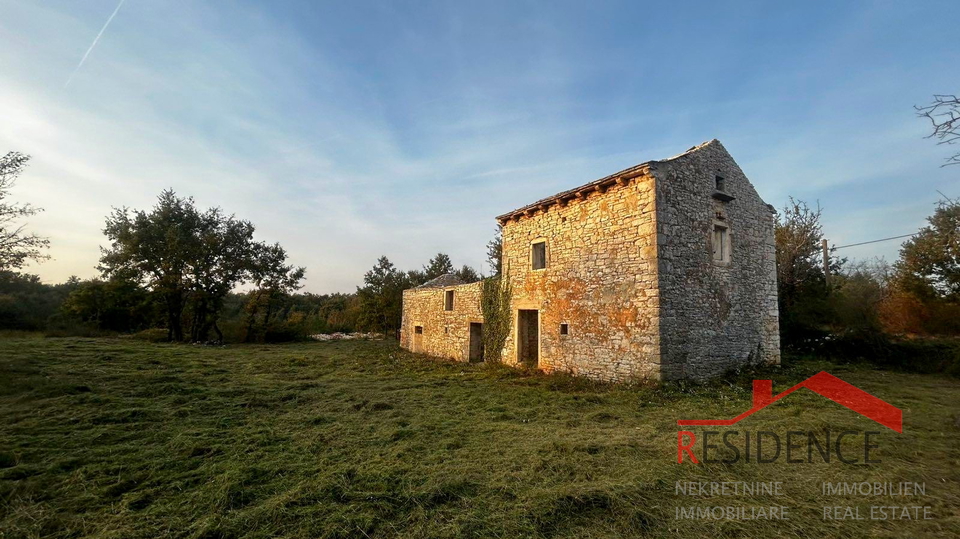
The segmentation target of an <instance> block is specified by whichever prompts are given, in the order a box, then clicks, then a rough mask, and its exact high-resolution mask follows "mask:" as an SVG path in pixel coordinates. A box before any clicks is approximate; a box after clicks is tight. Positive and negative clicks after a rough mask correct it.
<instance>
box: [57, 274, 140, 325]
mask: <svg viewBox="0 0 960 539" xmlns="http://www.w3.org/2000/svg"><path fill="white" fill-rule="evenodd" d="M60 310H61V312H62V313H63V314H65V315H66V316H68V317H70V318H73V319H79V320H80V321H81V322H85V323H89V324H93V325H94V326H95V327H97V328H98V329H106V330H111V331H135V330H139V329H145V328H147V327H149V324H150V321H151V314H152V308H151V304H150V301H149V294H148V293H147V291H146V290H145V289H143V287H141V286H140V285H139V284H137V283H135V282H133V281H129V280H124V279H111V280H109V281H102V280H99V279H92V280H89V281H83V282H81V283H78V284H77V287H76V288H75V289H74V290H73V291H72V292H71V293H70V295H69V296H67V298H66V299H65V300H64V302H63V304H62V305H61V306H60Z"/></svg>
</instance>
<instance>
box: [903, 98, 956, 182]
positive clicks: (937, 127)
mask: <svg viewBox="0 0 960 539" xmlns="http://www.w3.org/2000/svg"><path fill="white" fill-rule="evenodd" d="M914 109H916V111H917V115H918V116H920V117H921V118H926V119H928V120H929V121H930V125H931V127H933V132H932V133H930V134H929V135H927V138H936V139H938V140H939V141H940V142H938V143H937V144H954V143H956V142H957V141H960V99H958V98H957V96H955V95H949V94H942V95H934V96H933V102H932V103H930V104H929V105H925V106H922V107H917V106H914ZM946 161H947V162H946V163H944V164H943V166H947V165H956V164H958V163H960V153H955V154H953V155H952V156H950V157H948V158H947V160H946Z"/></svg>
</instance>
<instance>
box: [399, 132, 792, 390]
mask: <svg viewBox="0 0 960 539" xmlns="http://www.w3.org/2000/svg"><path fill="white" fill-rule="evenodd" d="M498 220H499V221H500V223H501V224H502V225H503V264H504V274H505V275H506V276H507V278H508V279H509V281H510V283H511V286H512V289H513V297H512V302H511V303H512V311H513V328H512V331H511V333H510V336H509V338H508V339H507V343H506V346H505V348H504V351H503V360H504V361H505V362H506V363H510V364H521V363H527V364H530V365H535V366H536V367H537V368H540V369H543V370H546V371H553V370H562V371H569V372H573V373H575V374H580V375H585V376H590V377H593V378H598V379H604V380H628V379H633V378H656V379H673V378H682V377H689V378H698V379H699V378H706V377H709V376H713V375H716V374H719V373H721V372H723V371H725V370H727V369H730V368H733V367H736V366H740V365H744V364H747V363H755V362H769V363H779V361H780V348H779V336H778V335H779V334H778V331H779V327H778V318H777V287H776V267H775V255H774V239H773V209H772V207H770V206H769V205H767V204H766V203H764V202H763V201H762V200H761V199H760V197H759V195H758V194H757V192H756V191H755V190H754V188H753V186H752V185H751V184H750V182H749V181H748V180H747V178H746V176H744V174H743V172H742V171H741V170H740V168H739V167H738V166H737V164H736V162H734V160H733V159H732V158H731V157H730V155H729V154H728V153H727V151H726V150H725V149H724V148H723V146H722V145H721V144H720V143H719V142H718V141H716V140H714V141H710V142H707V143H704V144H702V145H700V146H697V147H695V148H692V149H691V150H689V151H687V152H685V153H683V154H681V155H679V156H676V157H674V158H671V159H666V160H662V161H651V162H648V163H644V164H641V165H637V166H635V167H632V168H629V169H627V170H624V171H621V172H618V173H616V174H613V175H610V176H607V177H605V178H601V179H599V180H597V181H594V182H591V183H589V184H586V185H584V186H581V187H578V188H576V189H573V190H570V191H566V192H563V193H559V194H557V195H554V196H553V197H549V198H546V199H543V200H541V201H538V202H535V203H533V204H530V205H528V206H525V207H523V208H520V209H519V210H516V211H513V212H510V213H508V214H504V215H501V216H500V217H498ZM454 288H455V289H456V291H455V297H458V298H462V299H461V301H459V302H458V304H457V306H455V307H456V308H455V309H454V310H453V311H444V310H443V308H444V294H445V290H446V289H445V288H443V287H436V286H434V287H428V288H425V289H420V288H418V289H413V290H408V291H406V292H405V293H404V320H403V327H402V329H401V345H402V346H404V347H405V348H407V349H411V350H415V351H420V352H423V353H427V354H431V355H436V356H442V357H449V358H455V359H462V360H465V359H467V358H469V357H470V345H469V341H470V324H471V322H472V323H474V324H476V323H480V322H482V315H481V313H480V307H479V297H480V288H479V284H473V285H465V286H462V287H454ZM461 288H462V290H461ZM468 302H471V303H469V304H468ZM458 309H459V310H458ZM417 327H420V328H422V330H421V331H422V332H423V333H416V331H417V330H416V328H417ZM476 329H477V327H476V326H474V330H476ZM428 335H429V336H428Z"/></svg>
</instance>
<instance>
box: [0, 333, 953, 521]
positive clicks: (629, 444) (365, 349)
mask: <svg viewBox="0 0 960 539" xmlns="http://www.w3.org/2000/svg"><path fill="white" fill-rule="evenodd" d="M820 370H827V371H829V372H831V373H832V374H834V375H836V376H839V377H841V378H843V379H844V380H846V381H848V382H850V383H852V384H854V385H856V386H858V387H860V388H862V389H864V390H866V391H869V392H872V393H874V394H875V395H877V396H879V397H881V398H883V399H885V400H887V401H888V402H890V403H892V404H894V405H895V406H898V407H900V408H902V409H903V410H904V433H903V434H897V433H894V432H893V431H889V430H886V429H884V428H883V427H880V426H879V425H876V424H874V423H872V422H871V421H869V420H867V419H865V418H862V417H860V416H858V415H857V414H855V413H853V412H851V411H849V410H847V409H845V408H842V407H840V406H839V405H837V404H834V403H832V402H829V401H826V400H824V399H822V398H820V397H818V396H817V395H815V394H813V393H810V392H809V391H800V392H798V393H796V394H794V395H791V396H790V397H789V398H787V399H786V400H785V401H782V402H780V403H777V404H775V405H773V406H771V407H769V408H768V409H766V410H763V411H762V412H761V413H758V414H757V415H755V416H753V417H751V418H749V419H748V420H745V421H744V422H742V423H741V424H740V425H738V427H740V428H742V429H751V430H754V429H755V430H771V431H776V432H780V433H783V432H785V431H786V430H813V431H821V430H823V429H824V428H830V429H831V430H834V431H839V430H843V429H856V430H886V432H884V433H883V434H882V435H880V436H879V438H878V441H877V443H878V445H879V446H880V447H879V449H878V450H877V451H876V453H875V456H876V457H879V458H880V459H881V460H882V461H883V462H882V463H881V464H858V465H848V464H842V463H840V462H836V461H833V462H831V463H830V464H825V463H822V462H819V463H813V464H786V463H784V462H778V463H776V464H756V463H750V464H746V463H740V464H732V465H725V464H710V465H694V464H690V463H684V464H682V465H681V464H677V463H676V436H677V430H678V427H677V425H676V420H677V419H700V418H713V417H717V418H726V417H733V416H735V415H737V414H739V413H740V412H742V411H744V410H746V409H748V408H750V405H751V386H750V384H751V380H752V379H753V378H755V377H767V378H769V377H772V378H773V379H774V391H775V392H779V391H782V390H783V389H785V388H786V387H788V386H789V385H792V384H794V383H796V382H799V381H801V380H803V379H804V378H806V377H807V376H809V375H811V374H814V373H816V372H818V371H820ZM958 414H960V381H958V380H955V379H946V378H939V377H934V376H929V375H912V374H900V373H891V372H882V371H874V370H870V369H866V368H863V367H856V366H834V365H831V364H827V363H823V362H817V361H812V360H805V361H789V362H788V365H787V366H785V367H784V368H781V369H777V370H774V369H770V370H767V371H764V372H759V373H743V374H741V375H739V376H737V377H731V378H727V379H724V380H721V381H716V382H713V383H710V384H708V385H695V384H667V385H665V386H663V387H659V388H657V387H652V386H632V387H625V386H610V385H603V384H594V383H590V382H585V381H582V380H578V379H574V378H571V377H568V376H559V375H553V376H547V375H539V374H533V373H523V372H518V371H514V370H511V369H507V368H502V367H500V368H497V367H488V366H483V365H464V364H456V363H450V362H442V361H433V360H429V359H425V358H422V357H418V356H414V355H411V354H408V353H406V352H402V351H400V350H398V349H397V348H396V345H395V344H393V343H389V342H329V343H304V344H292V345H275V346H230V347H226V348H213V347H196V346H188V345H167V344H148V343H142V342H137V341H132V340H127V339H100V340H96V339H44V338H30V337H18V338H5V339H0V537H3V538H7V537H76V536H85V535H95V536H100V537H117V538H132V537H164V536H171V537H204V538H226V537H275V536H289V537H394V536H413V537H504V538H513V537H622V536H628V537H629V536H653V537H707V536H717V537H738V536H755V537H761V536H762V537H824V536H838V537H847V538H849V537H868V536H890V537H900V536H914V537H926V536H929V537H956V536H958V535H960V426H958V425H957V421H958V417H960V416H958ZM734 480H742V481H783V482H784V491H785V492H784V495H783V496H779V497H776V498H777V499H775V500H774V499H771V497H769V496H754V497H749V496H748V497H737V498H731V497H729V496H728V497H713V498H711V497H690V496H682V495H678V494H677V493H676V492H675V482H676V481H734ZM822 481H884V482H899V481H916V482H922V483H925V485H926V489H927V492H926V496H923V497H907V498H902V499H893V498H882V499H873V498H862V497H856V498H853V497H850V498H843V497H831V498H829V499H827V497H826V496H823V495H821V494H820V483H821V482H822ZM773 504H777V505H784V506H788V507H790V511H791V513H790V515H791V519H790V520H786V521H765V520H752V521H738V520H729V521H728V520H722V521H713V520H678V519H676V518H675V516H676V509H675V507H677V506H714V505H723V506H726V505H773ZM850 504H853V505H858V506H862V507H869V506H870V505H873V504H881V505H926V506H930V507H931V510H932V513H933V516H934V518H933V519H930V520H918V521H872V520H859V521H850V520H847V521H833V520H823V519H822V507H823V506H825V505H831V506H832V505H850Z"/></svg>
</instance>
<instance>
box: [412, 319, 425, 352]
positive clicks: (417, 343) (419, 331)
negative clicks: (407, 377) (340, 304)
mask: <svg viewBox="0 0 960 539" xmlns="http://www.w3.org/2000/svg"><path fill="white" fill-rule="evenodd" d="M413 352H414V353H417V354H419V353H422V352H423V326H415V327H414V328H413Z"/></svg>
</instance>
